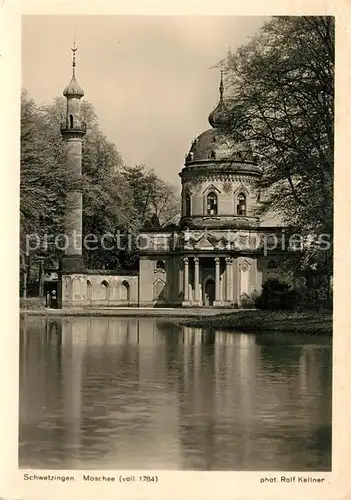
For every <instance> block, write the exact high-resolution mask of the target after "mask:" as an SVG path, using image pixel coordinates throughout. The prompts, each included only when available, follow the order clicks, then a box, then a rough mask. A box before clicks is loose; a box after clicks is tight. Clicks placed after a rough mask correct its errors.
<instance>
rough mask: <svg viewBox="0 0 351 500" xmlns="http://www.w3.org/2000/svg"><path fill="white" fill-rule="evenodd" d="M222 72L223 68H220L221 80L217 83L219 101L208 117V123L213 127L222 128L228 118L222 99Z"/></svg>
mask: <svg viewBox="0 0 351 500" xmlns="http://www.w3.org/2000/svg"><path fill="white" fill-rule="evenodd" d="M223 72H224V70H223V69H221V80H220V83H219V102H218V104H217V106H216V108H215V109H214V110H213V111H212V113H210V116H209V117H208V121H209V124H210V125H211V127H213V128H222V127H223V126H224V125H225V124H226V123H227V119H228V111H227V108H226V105H225V103H224V99H223V93H224V84H223Z"/></svg>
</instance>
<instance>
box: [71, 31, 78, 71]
mask: <svg viewBox="0 0 351 500" xmlns="http://www.w3.org/2000/svg"><path fill="white" fill-rule="evenodd" d="M77 50H78V47H77V45H76V37H74V38H73V47H72V48H71V51H72V53H73V57H72V68H73V74H75V67H76V52H77Z"/></svg>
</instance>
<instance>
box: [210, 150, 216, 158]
mask: <svg viewBox="0 0 351 500" xmlns="http://www.w3.org/2000/svg"><path fill="white" fill-rule="evenodd" d="M210 158H213V159H215V158H216V151H211V154H210Z"/></svg>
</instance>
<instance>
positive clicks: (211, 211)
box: [206, 193, 218, 215]
mask: <svg viewBox="0 0 351 500" xmlns="http://www.w3.org/2000/svg"><path fill="white" fill-rule="evenodd" d="M206 208H207V215H217V213H218V205H217V195H216V193H208V195H207V205H206Z"/></svg>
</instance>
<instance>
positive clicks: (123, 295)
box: [121, 281, 130, 301]
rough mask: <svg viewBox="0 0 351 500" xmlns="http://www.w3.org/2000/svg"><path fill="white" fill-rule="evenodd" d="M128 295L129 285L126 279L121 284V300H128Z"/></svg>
mask: <svg viewBox="0 0 351 500" xmlns="http://www.w3.org/2000/svg"><path fill="white" fill-rule="evenodd" d="M129 297H130V286H129V283H128V281H123V282H122V285H121V300H127V301H129Z"/></svg>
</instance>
